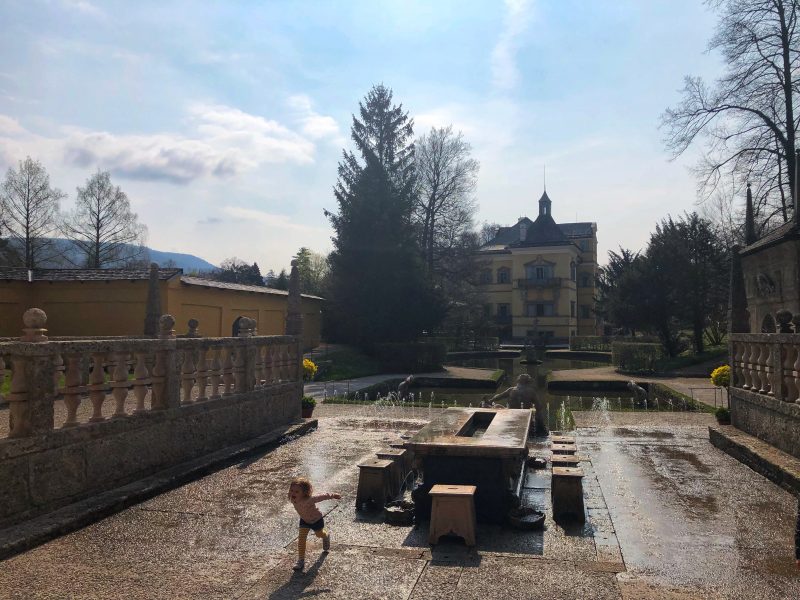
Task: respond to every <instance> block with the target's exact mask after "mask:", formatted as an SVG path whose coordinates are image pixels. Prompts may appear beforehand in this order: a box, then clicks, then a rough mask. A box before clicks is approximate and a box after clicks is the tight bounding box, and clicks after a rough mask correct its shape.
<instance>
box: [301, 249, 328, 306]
mask: <svg viewBox="0 0 800 600" xmlns="http://www.w3.org/2000/svg"><path fill="white" fill-rule="evenodd" d="M295 258H296V259H297V268H298V270H299V271H300V291H301V292H302V293H304V294H312V295H315V296H320V295H322V294H323V288H324V285H325V280H326V278H327V276H328V273H329V272H330V267H329V265H328V257H327V256H324V255H322V254H319V253H317V252H312V251H311V250H309V249H308V248H306V247H305V246H303V247H302V248H300V250H298V251H297V256H295Z"/></svg>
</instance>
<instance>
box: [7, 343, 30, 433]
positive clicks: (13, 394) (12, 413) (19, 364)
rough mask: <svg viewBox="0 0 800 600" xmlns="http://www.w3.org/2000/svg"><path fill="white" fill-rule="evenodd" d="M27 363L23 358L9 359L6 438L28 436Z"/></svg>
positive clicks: (27, 360)
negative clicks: (9, 385) (9, 380)
mask: <svg viewBox="0 0 800 600" xmlns="http://www.w3.org/2000/svg"><path fill="white" fill-rule="evenodd" d="M28 362H29V359H27V358H26V357H24V356H12V357H11V389H10V390H9V394H8V413H9V414H8V425H9V432H8V437H10V438H14V437H22V436H25V435H28V433H29V432H30V429H31V421H30V418H29V415H30V411H29V409H28V400H29V399H28V381H27V379H26V377H25V371H26V366H27V364H28Z"/></svg>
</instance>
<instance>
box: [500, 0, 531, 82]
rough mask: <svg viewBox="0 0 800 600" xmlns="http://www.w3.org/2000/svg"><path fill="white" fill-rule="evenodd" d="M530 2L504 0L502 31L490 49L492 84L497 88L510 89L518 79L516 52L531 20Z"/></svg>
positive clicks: (524, 0)
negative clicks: (504, 10) (504, 12)
mask: <svg viewBox="0 0 800 600" xmlns="http://www.w3.org/2000/svg"><path fill="white" fill-rule="evenodd" d="M531 4H532V2H531V0H505V8H506V14H505V17H504V19H503V31H502V32H501V33H500V39H499V40H497V43H496V44H495V46H494V49H493V50H492V85H493V86H494V87H495V88H496V89H498V90H501V91H508V90H511V89H512V88H514V86H516V84H517V81H518V80H519V70H518V69H517V64H516V54H517V50H518V49H519V45H520V40H519V38H520V37H522V35H523V34H524V33H525V30H526V29H527V28H528V24H529V23H530V20H531V14H530V8H531Z"/></svg>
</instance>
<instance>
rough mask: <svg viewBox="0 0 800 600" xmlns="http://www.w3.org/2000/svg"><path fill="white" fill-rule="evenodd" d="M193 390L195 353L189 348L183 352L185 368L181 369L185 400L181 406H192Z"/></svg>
mask: <svg viewBox="0 0 800 600" xmlns="http://www.w3.org/2000/svg"><path fill="white" fill-rule="evenodd" d="M192 388H194V351H193V350H192V349H191V348H189V349H187V350H184V351H183V366H182V367H181V389H182V390H183V400H182V401H181V404H191V403H192V402H194V400H192Z"/></svg>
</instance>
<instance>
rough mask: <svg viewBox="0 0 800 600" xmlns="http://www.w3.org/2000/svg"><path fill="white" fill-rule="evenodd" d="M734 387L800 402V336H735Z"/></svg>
mask: <svg viewBox="0 0 800 600" xmlns="http://www.w3.org/2000/svg"><path fill="white" fill-rule="evenodd" d="M730 345H731V387H732V388H738V389H743V390H749V391H750V392H753V393H757V394H762V395H765V396H769V397H772V398H775V399H776V400H781V401H784V402H798V403H800V334H797V333H734V334H731V336H730Z"/></svg>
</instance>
